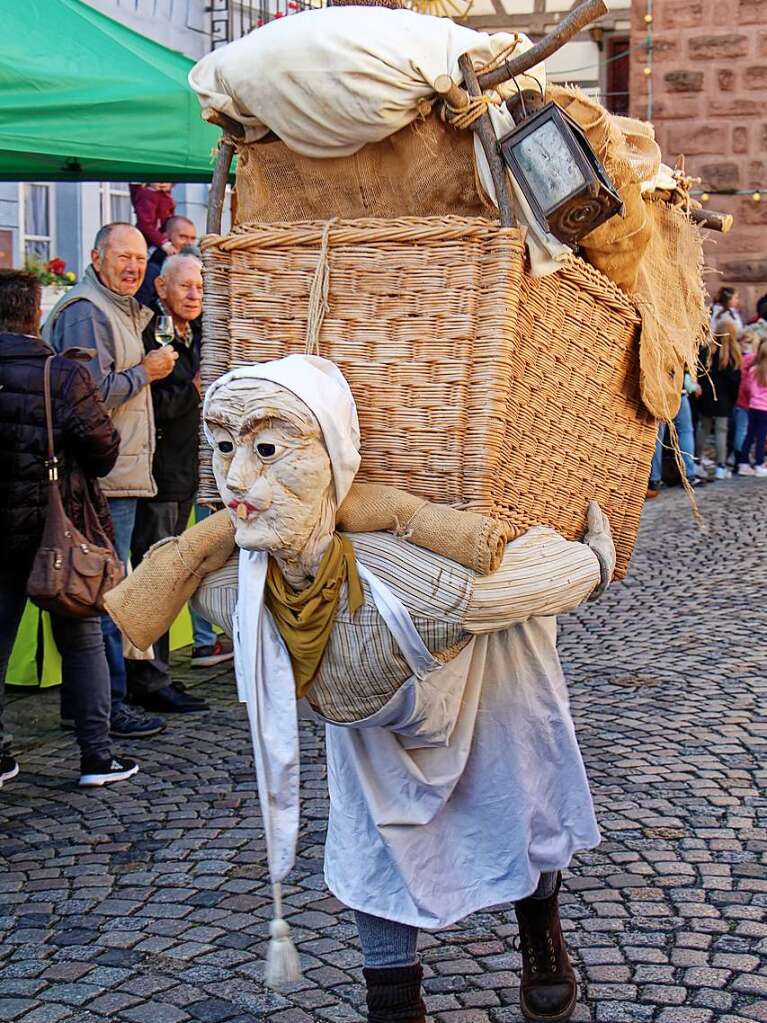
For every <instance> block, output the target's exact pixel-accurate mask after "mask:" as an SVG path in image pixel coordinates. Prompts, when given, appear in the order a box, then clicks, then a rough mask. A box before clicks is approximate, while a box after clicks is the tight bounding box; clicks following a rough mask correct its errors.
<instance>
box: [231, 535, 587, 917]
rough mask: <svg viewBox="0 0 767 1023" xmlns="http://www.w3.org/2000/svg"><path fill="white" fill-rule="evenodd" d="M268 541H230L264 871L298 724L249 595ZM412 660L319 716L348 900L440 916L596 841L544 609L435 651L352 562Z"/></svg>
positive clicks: (283, 826)
mask: <svg viewBox="0 0 767 1023" xmlns="http://www.w3.org/2000/svg"><path fill="white" fill-rule="evenodd" d="M266 562H267V555H265V554H261V553H258V552H247V551H242V552H241V553H240V572H239V601H238V613H237V622H236V627H235V630H234V631H235V645H236V669H237V678H238V690H239V694H240V698H241V699H242V700H244V701H245V702H246V703H247V705H248V716H249V719H250V724H251V733H252V735H253V745H254V751H255V758H256V770H257V775H258V789H259V799H260V801H261V807H262V813H263V816H264V826H265V832H266V839H267V847H268V851H269V864H270V872H271V875H272V880H273V881H281V880H282V879H283V878H284V877H285V875H286V874H287V872H288V871H289V870H290V868H291V867H292V865H293V860H294V857H295V843H296V837H297V830H298V783H299V778H298V757H299V751H298V723H297V713H296V701H295V687H294V684H293V673H292V669H291V665H290V658H289V656H288V653H287V649H286V648H285V646H284V644H283V642H282V639H281V637H280V636H279V633H278V632H277V629H276V627H275V626H274V624H273V622H272V619H271V615H270V614H269V613H268V611H267V609H266V608H265V606H264V601H263V594H264V583H265V577H266ZM358 567H359V571H360V575H361V576H362V577H363V578H364V579H365V581H366V582H367V584H368V586H369V588H370V590H371V594H372V596H373V599H374V601H375V604H376V607H377V608H378V611H379V613H380V614H381V616H382V617H383V619H384V621H385V622H386V624H387V626H388V628H389V629H390V630H391V632H392V634H393V636H394V638H395V639H396V641H397V644H398V645H399V646H400V649H401V650H402V652H403V655H404V656H405V658H406V659H407V660H408V663H409V664H410V666H411V668H412V669H413V675H412V677H411V678H410V679H409V680H408V681H407V682H406V683H405V685H404V686H403V687H402V688H401V689H400V690H399V691H398V692H397V693H396V694H395V695H394V697H392V699H391V700H390V701H389V702H388V703H387V704H386V706H385V707H383V708H382V709H381V710H380V711H378V712H377V713H376V714H374V715H373V716H371V717H370V718H367V719H366V720H365V721H363V722H355V723H354V724H353V725H349V726H345V725H337V724H330V723H327V725H326V745H327V759H328V787H329V791H330V817H329V822H328V835H327V840H326V844H325V878H326V881H327V884H328V887H329V888H330V890H331V891H332V892H333V893H334V894H335V895H336V896H337V897H338V898H339V899H340V900H341V901H342V902H344V903H345V904H346V905H348V906H350V907H351V908H353V909H359V910H363V911H364V912H366V913H371V914H373V915H375V916H380V917H384V918H386V919H390V920H396V921H398V922H400V923H405V924H411V925H413V926H417V927H427V928H440V927H445V926H448V925H450V924H452V923H454V922H455V921H456V920H459V919H461V918H462V917H464V916H466V915H468V914H469V913H472V912H475V911H477V910H480V909H482V908H485V907H487V906H491V905H497V904H498V903H502V902H513V901H516V900H517V899H521V898H524V897H525V896H526V895H529V894H530V893H531V892H532V891H533V890H534V889H535V887H536V885H537V883H538V877H539V874H540V873H541V872H543V871H550V870H559V869H562V868H563V867H565V866H567V864H568V863H569V861H570V858H571V857H572V855H573V853H574V852H575V850H577V849H585V848H593V847H594V846H595V845H597V844H598V843H599V831H598V829H597V825H596V820H595V818H594V810H593V806H592V802H591V795H590V792H589V788H588V782H587V780H586V774H585V769H584V766H583V761H582V759H581V755H580V751H579V749H578V745H577V742H576V739H575V732H574V728H573V723H572V720H571V717H570V713H569V707H568V698H567V691H566V687H565V682H564V678H563V675H562V671H561V667H560V664H559V659H558V657H557V652H556V619H554V618H534V619H530V620H529V621H528V622H526V623H525V624H522V625H517V626H515V627H514V628H512V629H508V630H505V631H503V632H499V633H493V634H491V635H489V636H481V637H475V638H474V639H472V640H471V642H470V643H469V644H468V646H466V647H465V649H464V650H462V651H461V653H459V654H458V656H457V657H456V658H455V659H454V660H452V661H451V662H450V663H449V664H447V665H444V666H442V665H439V664H438V662H436V661H435V660H434V658H433V657H432V655H431V654H430V653H429V651H428V650H427V649H426V647H425V646H424V644H423V642H422V640H421V638H420V636H419V635H418V633H417V632H416V630H415V627H414V626H413V624H412V621H411V620H410V616H409V615H408V612H407V610H406V609H405V608H404V606H403V605H402V603H401V602H400V601H399V600H398V598H397V597H396V596H395V595H394V594H393V593H392V592H391V590H390V589H389V588H388V587H387V586H386V585H385V584H383V583H382V582H381V581H380V580H379V579H378V578H377V577H376V576H374V575H373V574H372V573H371V572H369V571H368V570H367V569H365V567H364V565H362V564H361V563H359V561H358Z"/></svg>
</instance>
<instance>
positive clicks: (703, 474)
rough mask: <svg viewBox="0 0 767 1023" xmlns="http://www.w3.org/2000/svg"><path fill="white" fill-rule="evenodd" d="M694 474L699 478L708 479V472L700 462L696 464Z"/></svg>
mask: <svg viewBox="0 0 767 1023" xmlns="http://www.w3.org/2000/svg"><path fill="white" fill-rule="evenodd" d="M709 464H710V463H709ZM695 475H696V476H697V477H698V479H699V480H707V479H708V472H707V470H706V469H704V468H703V463H702V462H701V464H700V465H696V466H695Z"/></svg>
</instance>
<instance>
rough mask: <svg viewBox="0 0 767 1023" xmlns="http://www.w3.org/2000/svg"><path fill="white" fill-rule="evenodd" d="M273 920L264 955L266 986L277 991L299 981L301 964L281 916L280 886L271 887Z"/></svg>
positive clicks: (278, 884)
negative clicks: (267, 947) (267, 948)
mask: <svg viewBox="0 0 767 1023" xmlns="http://www.w3.org/2000/svg"><path fill="white" fill-rule="evenodd" d="M272 898H273V900H274V919H273V920H272V922H271V923H270V924H269V933H270V935H271V940H270V941H269V950H268V952H267V954H266V976H265V978H264V979H265V982H266V986H267V987H270V988H273V989H279V988H283V987H285V985H286V984H294V983H295V982H296V981H297V980H300V979H301V964H300V962H299V960H298V952H297V951H296V946H295V945H294V944H293V939H292V938H291V936H290V926H289V925H288V923H287V921H286V920H285V919H284V918H283V915H282V885H281V884H280V882H279V881H275V882H274V884H273V885H272Z"/></svg>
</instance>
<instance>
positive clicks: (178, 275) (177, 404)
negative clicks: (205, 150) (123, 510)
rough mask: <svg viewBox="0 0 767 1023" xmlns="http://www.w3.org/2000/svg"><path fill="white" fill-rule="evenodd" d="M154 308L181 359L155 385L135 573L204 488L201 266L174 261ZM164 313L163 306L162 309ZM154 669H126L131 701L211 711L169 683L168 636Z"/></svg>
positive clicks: (151, 330) (142, 664)
mask: <svg viewBox="0 0 767 1023" xmlns="http://www.w3.org/2000/svg"><path fill="white" fill-rule="evenodd" d="M154 286H155V289H156V296H155V301H156V302H157V299H159V303H161V304H162V310H163V311H165V312H167V313H168V314H169V315H170V316H171V317H172V318H173V328H174V337H173V340H172V341H171V342H170V345H169V347H172V349H173V351H174V352H175V353H176V356H177V360H176V363H175V365H174V367H173V372H172V373H171V374H170V375H169V376H167V377H165V378H164V379H163V380H158V381H156V382H155V383H154V384H152V388H151V391H152V402H153V405H154V419H155V429H156V436H157V445H156V447H155V453H154V462H153V464H152V473H153V475H154V479H155V483H156V484H157V493H156V494H155V496H154V497H151V498H142V500H140V501H139V502H138V511H137V514H136V525H135V528H134V531H133V542H132V544H131V554H132V558H133V564H134V565H137V564H138V563H139V562H140V561H141V559H142V558H143V556H144V554H145V553H146V552H147V551H148V550H149V548H150V547H151V546H152V544H154V543H157V541H158V540H163V539H164V538H165V537H167V536H175V535H176V534H178V533H181V532H182V531H183V530H184V529H185V528H186V525H187V522H188V521H189V515H190V512H191V510H192V507H193V505H194V500H195V495H196V493H197V482H198V472H199V467H198V453H197V446H198V440H199V429H200V404H201V401H200V383H199V377H198V373H199V369H200V340H201V335H202V327H201V324H200V314H201V313H202V264H201V263H200V261H199V260H198V259H196V258H195V257H194V256H187V255H173V256H169V257H168V258H167V259H166V260H165V261H164V263H163V265H162V270H161V272H160V275H159V276H158V277H157V278H156V280H155V282H154ZM156 308H157V309H158V313H159V311H160V310H159V304H158V305H156ZM155 324H156V320H152V321H151V322H150V323H149V324H148V325H147V327H146V329H145V330H144V347H145V349H146V351H147V355H148V356H149V355H151V353H152V352H155V351H156V350H157V349H158V347H160V346H159V344H158V342H157V341H156V340H155ZM154 652H155V658H154V660H151V661H128V662H127V663H128V687H129V691H130V695H131V699H132V700H134V701H135V702H137V703H141V704H143V706H144V707H145V708H147V709H149V710H153V711H163V712H165V713H174V712H176V713H188V712H190V711H199V710H207V709H208V705H207V704H206V703H205V702H204V701H203V700H200V699H198V698H196V697H193V696H191V695H190V694H189V693H187V692H185V691H184V690H183V688H181V687H180V686H179V685H177V684H174V683H173V682H171V678H170V673H169V664H168V661H169V655H170V643H169V636H168V634H167V633H166V634H165V635H164V636H162V637H161V639H160V640H158V642H157V643H156V644H155V645H154Z"/></svg>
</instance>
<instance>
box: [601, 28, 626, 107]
mask: <svg viewBox="0 0 767 1023" xmlns="http://www.w3.org/2000/svg"><path fill="white" fill-rule="evenodd" d="M606 49H607V54H606V56H607V62H606V68H605V71H606V86H607V87H606V90H605V97H604V105H605V106H606V107H607V109H608V110H609V111H610V113H611V114H621V115H623V116H624V117H628V112H629V68H630V63H629V61H630V58H629V53H630V51H631V43H630V40H629V37H628V36H610V37H609V38H608V39H607V48H606Z"/></svg>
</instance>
